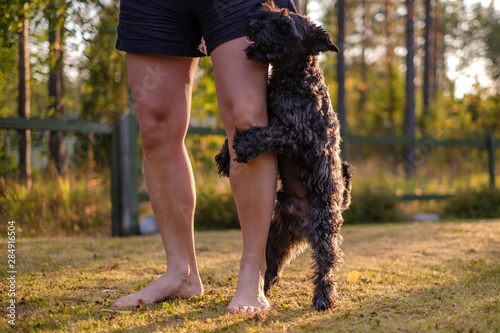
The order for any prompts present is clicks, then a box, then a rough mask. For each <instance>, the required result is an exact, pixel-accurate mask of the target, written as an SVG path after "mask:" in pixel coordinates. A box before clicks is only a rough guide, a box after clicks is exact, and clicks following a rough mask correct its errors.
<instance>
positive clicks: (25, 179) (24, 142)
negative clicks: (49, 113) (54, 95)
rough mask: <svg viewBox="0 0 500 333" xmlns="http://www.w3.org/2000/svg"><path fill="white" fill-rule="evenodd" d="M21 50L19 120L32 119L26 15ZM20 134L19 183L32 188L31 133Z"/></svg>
mask: <svg viewBox="0 0 500 333" xmlns="http://www.w3.org/2000/svg"><path fill="white" fill-rule="evenodd" d="M27 11H28V3H25V4H24V12H25V13H26V12H27ZM18 40H19V43H18V49H19V60H18V68H19V87H18V88H19V94H18V109H17V115H18V117H19V118H28V119H29V117H30V111H31V104H30V96H31V91H30V62H29V58H30V52H29V19H28V17H27V14H25V16H24V18H23V20H22V31H21V33H19V36H18ZM18 134H19V182H20V183H21V184H23V185H26V186H28V187H30V186H31V131H30V130H20V131H18Z"/></svg>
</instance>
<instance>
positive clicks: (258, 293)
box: [227, 263, 270, 314]
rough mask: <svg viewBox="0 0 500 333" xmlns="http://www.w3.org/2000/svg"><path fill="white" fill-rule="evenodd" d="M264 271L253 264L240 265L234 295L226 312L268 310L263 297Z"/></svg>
mask: <svg viewBox="0 0 500 333" xmlns="http://www.w3.org/2000/svg"><path fill="white" fill-rule="evenodd" d="M265 271H266V269H265V268H264V269H262V266H261V267H259V265H255V264H243V263H242V264H241V265H240V273H239V277H238V287H237V288H236V294H235V295H234V297H233V299H232V300H231V302H229V305H228V307H227V311H228V312H232V313H238V314H248V313H254V312H257V311H262V310H269V308H270V305H269V302H268V300H267V298H266V296H265V295H264V273H265Z"/></svg>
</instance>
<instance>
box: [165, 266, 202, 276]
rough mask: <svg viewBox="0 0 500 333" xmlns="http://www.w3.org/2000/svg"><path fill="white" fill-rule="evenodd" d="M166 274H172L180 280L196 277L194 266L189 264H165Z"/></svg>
mask: <svg viewBox="0 0 500 333" xmlns="http://www.w3.org/2000/svg"><path fill="white" fill-rule="evenodd" d="M167 273H169V274H173V275H174V276H177V277H178V278H180V279H182V280H189V279H193V278H197V277H198V272H197V270H196V266H194V265H190V264H189V263H175V264H171V265H169V264H167Z"/></svg>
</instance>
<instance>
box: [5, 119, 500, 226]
mask: <svg viewBox="0 0 500 333" xmlns="http://www.w3.org/2000/svg"><path fill="white" fill-rule="evenodd" d="M0 129H13V130H39V131H46V130H49V131H61V132H80V133H101V134H102V135H107V136H110V137H111V150H110V152H109V159H110V165H111V202H112V235H113V236H123V235H131V234H137V233H138V231H139V221H138V218H139V214H138V210H139V209H138V207H139V203H140V202H142V201H149V196H148V194H147V193H139V192H138V186H137V185H138V175H137V172H136V170H137V167H138V165H137V163H138V161H137V139H138V134H139V126H138V122H137V116H136V115H134V114H124V115H122V116H121V118H120V121H119V122H117V123H115V124H103V123H93V122H82V121H61V120H57V119H21V118H1V119H0ZM188 134H199V135H209V134H215V135H225V131H224V130H222V129H210V128H201V127H190V128H189V129H188ZM342 136H343V142H342V152H343V155H344V156H345V157H347V156H348V154H349V145H350V144H362V145H383V146H388V145H389V146H405V145H406V146H407V145H415V146H425V145H435V146H448V147H471V148H477V149H485V150H487V152H488V169H489V176H490V185H491V186H495V162H496V157H495V152H496V149H498V148H500V141H499V140H496V139H495V136H494V133H488V134H487V135H486V137H485V138H481V139H436V138H422V139H410V138H405V137H391V136H384V137H375V136H359V135H352V134H350V133H343V135H342ZM451 196H452V195H451V194H448V195H436V194H424V195H401V196H398V197H397V198H398V199H399V200H441V199H447V198H449V197H451Z"/></svg>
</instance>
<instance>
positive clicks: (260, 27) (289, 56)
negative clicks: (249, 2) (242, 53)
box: [245, 1, 339, 64]
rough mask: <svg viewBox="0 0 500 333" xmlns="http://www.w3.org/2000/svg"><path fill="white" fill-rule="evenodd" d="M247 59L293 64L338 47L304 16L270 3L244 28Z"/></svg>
mask: <svg viewBox="0 0 500 333" xmlns="http://www.w3.org/2000/svg"><path fill="white" fill-rule="evenodd" d="M245 34H246V35H247V43H248V44H249V46H248V47H247V48H246V54H247V57H248V59H250V60H254V61H258V62H262V63H271V64H273V63H276V62H280V63H282V62H286V61H293V60H294V59H297V58H299V57H300V58H302V57H304V56H309V55H317V54H319V53H320V52H327V51H335V52H338V51H339V49H338V47H337V46H336V45H335V44H333V43H332V40H331V37H330V35H329V34H328V32H326V31H325V30H324V29H323V28H322V27H320V26H317V25H315V24H314V23H312V22H311V21H310V20H309V19H308V18H307V17H304V16H301V15H298V14H295V13H292V12H290V11H289V10H288V9H283V8H279V7H277V6H276V5H275V4H274V3H273V2H272V1H267V2H265V3H263V4H262V9H261V10H260V12H259V14H258V16H257V17H256V18H255V19H251V20H250V21H249V22H248V24H247V26H246V29H245Z"/></svg>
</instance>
